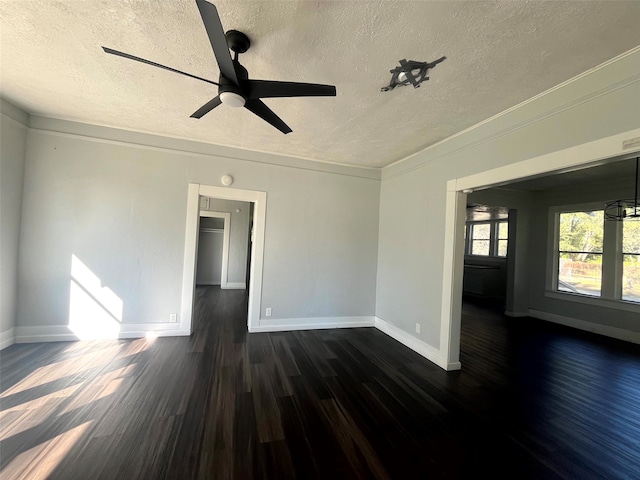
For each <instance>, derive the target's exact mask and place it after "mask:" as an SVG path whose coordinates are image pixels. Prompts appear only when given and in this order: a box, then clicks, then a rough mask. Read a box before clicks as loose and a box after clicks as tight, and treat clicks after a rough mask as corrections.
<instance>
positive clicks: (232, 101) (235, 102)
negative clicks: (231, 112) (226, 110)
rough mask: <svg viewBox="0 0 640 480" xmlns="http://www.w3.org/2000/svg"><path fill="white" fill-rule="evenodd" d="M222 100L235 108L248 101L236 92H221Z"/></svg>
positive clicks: (242, 105)
mask: <svg viewBox="0 0 640 480" xmlns="http://www.w3.org/2000/svg"><path fill="white" fill-rule="evenodd" d="M220 101H221V102H222V103H223V104H225V105H227V106H229V107H233V108H239V107H244V104H245V103H246V100H245V98H244V97H243V96H242V95H238V94H237V93H234V92H222V93H221V94H220Z"/></svg>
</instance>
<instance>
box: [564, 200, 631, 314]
mask: <svg viewBox="0 0 640 480" xmlns="http://www.w3.org/2000/svg"><path fill="white" fill-rule="evenodd" d="M552 219H553V221H554V222H555V237H554V238H555V239H554V252H555V255H554V259H553V274H552V289H553V290H555V291H558V292H563V293H570V294H578V295H585V296H589V297H599V298H602V299H605V300H609V301H611V300H613V301H618V302H621V301H624V302H633V303H640V222H633V221H631V222H627V221H625V222H616V221H605V219H604V211H603V210H601V209H597V208H594V209H590V208H587V206H585V207H584V208H579V207H576V208H574V209H568V208H567V209H562V208H556V209H552Z"/></svg>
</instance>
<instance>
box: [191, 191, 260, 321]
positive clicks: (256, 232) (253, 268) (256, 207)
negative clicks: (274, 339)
mask: <svg viewBox="0 0 640 480" xmlns="http://www.w3.org/2000/svg"><path fill="white" fill-rule="evenodd" d="M201 196H203V197H209V198H215V199H221V200H235V201H240V202H248V203H252V204H253V208H252V210H251V211H252V218H251V223H252V232H253V236H252V238H253V241H252V242H251V244H250V246H251V248H250V253H248V255H250V258H251V261H250V264H249V265H250V267H249V269H250V272H249V275H248V278H249V285H248V290H249V292H248V296H249V304H248V312H247V328H248V330H249V331H250V332H251V331H252V330H253V329H254V327H257V326H259V323H260V309H261V298H262V271H263V259H264V235H265V220H266V203H267V194H266V192H259V191H253V190H240V189H235V188H226V187H213V186H208V185H199V184H189V190H188V197H187V219H186V229H185V252H184V268H183V272H184V273H183V282H182V308H181V322H180V323H181V328H183V329H185V330H188V331H189V332H191V330H192V320H193V301H194V295H195V285H196V272H197V268H196V262H197V257H198V235H199V226H200V197H201ZM227 230H230V229H227ZM223 261H224V260H223ZM227 272H228V266H227ZM223 275H224V274H223ZM228 286H229V282H227V287H228Z"/></svg>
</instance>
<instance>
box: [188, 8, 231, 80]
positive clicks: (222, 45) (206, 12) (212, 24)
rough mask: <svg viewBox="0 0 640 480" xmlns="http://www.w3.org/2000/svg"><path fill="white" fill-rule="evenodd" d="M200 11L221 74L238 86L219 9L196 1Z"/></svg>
mask: <svg viewBox="0 0 640 480" xmlns="http://www.w3.org/2000/svg"><path fill="white" fill-rule="evenodd" d="M196 4H197V5H198V10H200V16H201V17H202V22H203V23H204V28H205V29H206V30H207V35H208V36H209V42H211V48H213V54H214V55H215V56H216V61H217V62H218V67H219V68H220V73H222V75H224V76H225V77H226V78H227V79H229V80H231V81H232V82H233V83H235V84H236V85H238V76H237V75H236V69H235V67H234V66H233V60H232V59H231V53H229V45H228V44H227V39H226V37H225V36H224V29H223V28H222V23H221V22H220V16H219V15H218V9H216V7H215V5H213V4H212V3H209V2H205V1H204V0H196Z"/></svg>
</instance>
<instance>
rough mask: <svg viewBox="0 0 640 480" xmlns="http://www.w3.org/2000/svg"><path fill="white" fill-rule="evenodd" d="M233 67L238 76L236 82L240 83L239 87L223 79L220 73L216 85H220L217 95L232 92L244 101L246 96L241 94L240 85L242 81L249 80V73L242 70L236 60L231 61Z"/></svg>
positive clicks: (244, 69)
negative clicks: (240, 96)
mask: <svg viewBox="0 0 640 480" xmlns="http://www.w3.org/2000/svg"><path fill="white" fill-rule="evenodd" d="M233 66H234V68H235V70H236V75H237V76H238V80H239V81H240V82H241V83H240V86H239V85H236V84H235V83H233V81H232V80H229V79H228V78H227V77H225V76H224V75H222V73H221V74H220V77H219V80H218V83H219V84H220V86H219V87H218V94H221V93H224V92H232V93H235V94H237V95H242V96H243V97H244V98H245V100H246V95H245V94H244V93H243V91H242V88H241V85H242V82H243V81H244V80H248V79H249V73H248V72H247V69H246V68H244V67H243V66H242V65H240V63H239V62H238V61H237V60H234V61H233Z"/></svg>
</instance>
